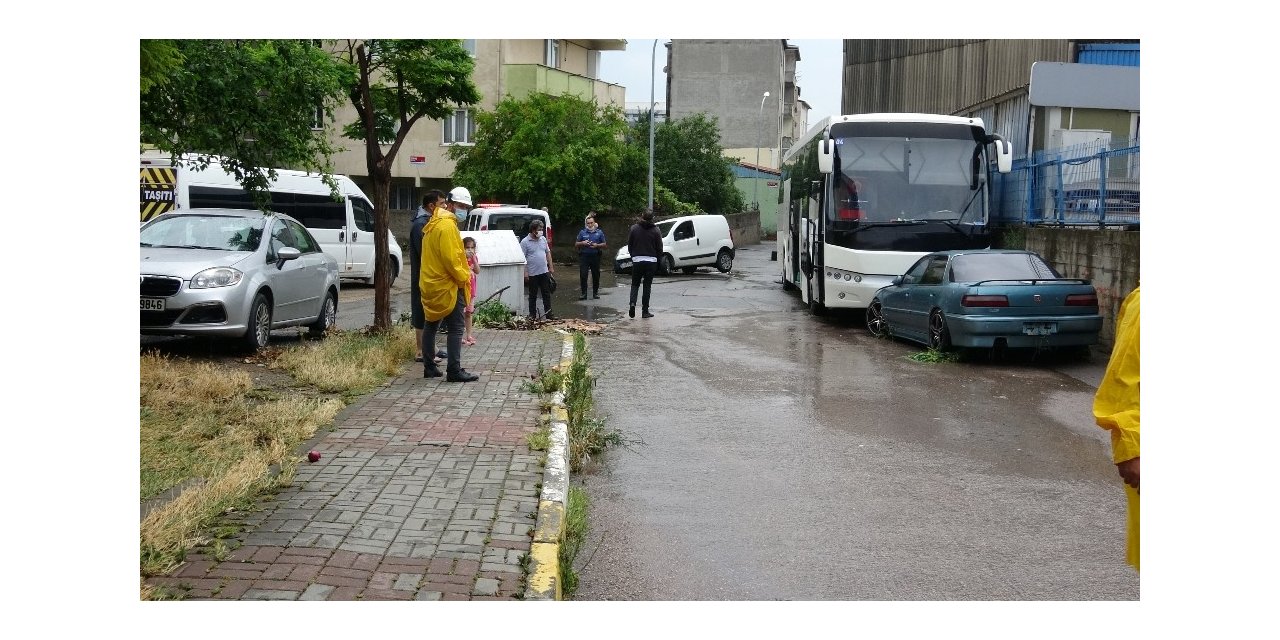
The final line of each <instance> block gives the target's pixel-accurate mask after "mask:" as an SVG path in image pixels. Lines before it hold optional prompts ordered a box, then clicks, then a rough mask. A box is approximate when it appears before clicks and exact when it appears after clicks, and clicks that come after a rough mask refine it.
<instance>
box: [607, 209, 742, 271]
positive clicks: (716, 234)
mask: <svg viewBox="0 0 1280 640" xmlns="http://www.w3.org/2000/svg"><path fill="white" fill-rule="evenodd" d="M655 224H657V226H658V232H659V233H661V234H662V257H660V258H658V273H659V274H662V275H667V274H670V273H672V272H674V271H675V270H676V269H680V270H681V271H684V272H685V273H693V272H694V271H696V270H697V268H698V267H701V266H712V267H715V268H716V269H717V270H719V271H720V273H729V271H730V270H732V269H733V256H734V253H735V249H734V244H733V231H732V230H731V229H729V221H728V220H726V219H725V217H724V216H722V215H720V214H714V213H704V214H701V215H695V216H680V217H679V218H671V219H669V220H663V221H661V222H657V223H655ZM625 242H626V241H625V240H624V241H623V243H624V244H623V246H622V248H621V249H618V255H617V257H615V258H614V260H613V270H614V271H615V272H619V273H621V272H623V271H629V270H630V269H631V253H630V252H629V251H628V250H627V246H626V244H625Z"/></svg>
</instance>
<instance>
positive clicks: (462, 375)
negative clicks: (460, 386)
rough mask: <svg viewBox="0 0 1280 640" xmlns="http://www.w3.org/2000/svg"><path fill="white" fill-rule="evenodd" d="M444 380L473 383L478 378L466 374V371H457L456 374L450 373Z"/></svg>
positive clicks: (472, 374) (478, 377) (471, 374)
mask: <svg viewBox="0 0 1280 640" xmlns="http://www.w3.org/2000/svg"><path fill="white" fill-rule="evenodd" d="M444 379H445V381H446V382H475V381H476V380H479V379H480V376H478V375H476V374H474V373H467V370H466V369H458V370H457V372H454V371H450V372H449V375H447V376H445V378H444Z"/></svg>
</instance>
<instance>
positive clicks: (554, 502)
mask: <svg viewBox="0 0 1280 640" xmlns="http://www.w3.org/2000/svg"><path fill="white" fill-rule="evenodd" d="M572 363H573V335H572V334H570V335H566V336H565V338H564V349H562V350H561V352H560V371H562V372H566V373H567V372H568V371H569V366H570V365H571V364H572ZM568 500H569V413H568V411H566V409H565V406H564V387H563V385H562V386H561V388H560V391H557V392H556V393H555V395H554V396H552V399H551V445H550V446H549V447H548V448H547V466H546V468H545V469H544V470H543V472H542V495H541V496H540V497H539V498H538V519H537V521H536V524H535V525H534V529H533V546H532V549H531V550H530V552H529V555H530V556H531V558H532V562H531V563H530V567H529V581H528V586H527V587H525V592H524V599H525V600H560V599H562V597H563V593H562V590H561V584H562V578H561V576H560V543H561V542H562V541H563V540H564V518H565V510H566V509H567V508H568Z"/></svg>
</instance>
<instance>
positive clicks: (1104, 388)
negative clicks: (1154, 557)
mask: <svg viewBox="0 0 1280 640" xmlns="http://www.w3.org/2000/svg"><path fill="white" fill-rule="evenodd" d="M1138 289H1139V288H1135V289H1134V290H1133V292H1132V293H1130V294H1129V295H1128V296H1127V297H1126V298H1125V299H1124V303H1123V304H1121V305H1120V316H1119V318H1118V319H1117V322H1116V344H1115V348H1114V349H1112V351H1111V361H1110V362H1108V363H1107V372H1106V373H1105V374H1103V376H1102V384H1100V385H1098V393H1097V395H1095V396H1094V398H1093V418H1094V420H1096V421H1097V423H1098V426H1099V427H1102V428H1103V429H1108V430H1110V431H1111V455H1112V457H1113V458H1114V460H1115V461H1116V462H1117V463H1120V462H1124V461H1125V460H1132V459H1134V458H1137V457H1140V453H1139V449H1138V421H1139V410H1138V405H1139V396H1140V395H1141V394H1140V393H1139V391H1140V389H1139V386H1138V371H1139V367H1138V365H1139V357H1138V351H1139V350H1138V345H1139V339H1138V327H1139V325H1140V321H1139V319H1138V318H1139V313H1138V299H1139V295H1140V294H1139V293H1138ZM1124 492H1125V497H1126V498H1127V499H1128V503H1129V513H1128V521H1127V524H1128V526H1127V529H1128V540H1127V545H1126V546H1127V548H1126V553H1125V556H1126V558H1127V559H1128V561H1129V564H1132V565H1133V568H1134V569H1139V555H1140V544H1141V515H1140V514H1141V499H1140V498H1139V496H1138V492H1137V491H1136V490H1135V489H1134V488H1133V487H1131V486H1129V485H1128V484H1126V485H1124Z"/></svg>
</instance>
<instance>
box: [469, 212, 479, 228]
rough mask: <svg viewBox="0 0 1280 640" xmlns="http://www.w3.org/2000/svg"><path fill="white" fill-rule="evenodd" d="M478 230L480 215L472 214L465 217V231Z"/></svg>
mask: <svg viewBox="0 0 1280 640" xmlns="http://www.w3.org/2000/svg"><path fill="white" fill-rule="evenodd" d="M479 228H480V214H478V213H473V214H471V215H469V216H467V231H476V230H478V229H479Z"/></svg>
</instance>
